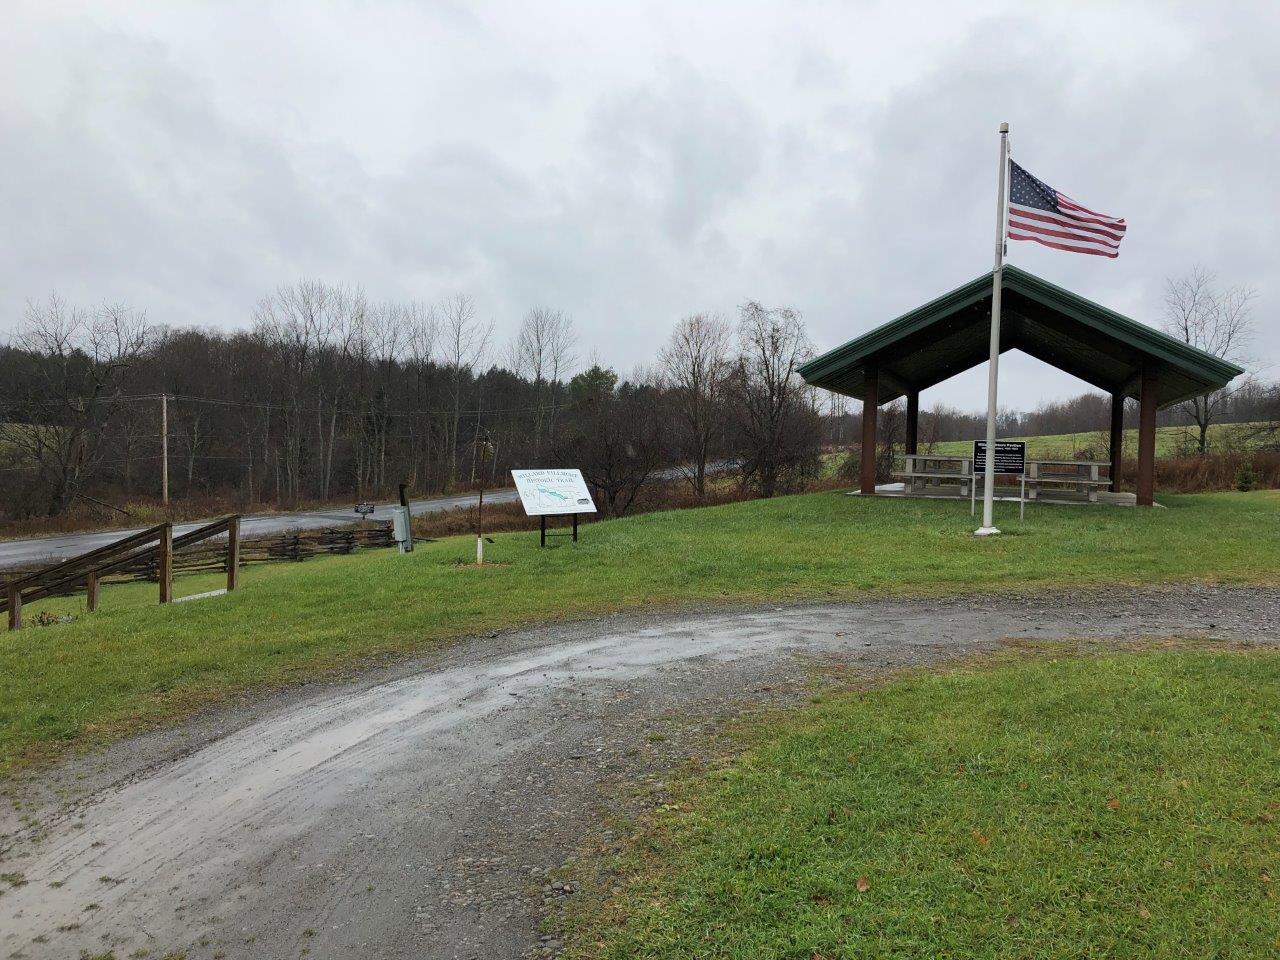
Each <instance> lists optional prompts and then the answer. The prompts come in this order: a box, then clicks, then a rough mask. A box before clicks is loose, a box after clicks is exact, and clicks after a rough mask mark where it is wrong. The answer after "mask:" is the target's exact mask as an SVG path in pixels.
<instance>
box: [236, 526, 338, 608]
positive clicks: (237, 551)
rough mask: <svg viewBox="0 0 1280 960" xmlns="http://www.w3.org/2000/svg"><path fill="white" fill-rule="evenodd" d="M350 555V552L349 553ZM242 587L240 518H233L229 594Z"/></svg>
mask: <svg viewBox="0 0 1280 960" xmlns="http://www.w3.org/2000/svg"><path fill="white" fill-rule="evenodd" d="M347 552H348V553H349V552H350V550H348V551H347ZM238 586H240V518H239V517H232V518H231V523H230V524H229V525H228V526H227V592H228V593H230V592H231V591H232V590H234V589H235V588H236V587H238Z"/></svg>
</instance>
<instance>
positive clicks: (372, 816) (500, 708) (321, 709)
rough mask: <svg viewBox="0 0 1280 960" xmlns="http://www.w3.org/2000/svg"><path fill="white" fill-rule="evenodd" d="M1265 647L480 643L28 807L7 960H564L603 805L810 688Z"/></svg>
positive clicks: (642, 631) (628, 634)
mask: <svg viewBox="0 0 1280 960" xmlns="http://www.w3.org/2000/svg"><path fill="white" fill-rule="evenodd" d="M1277 623H1280V591H1277V590H1249V589H1212V588H1181V589H1177V590H1172V589H1170V590H1156V591H1132V592H1126V591H1117V590H1110V591H1107V592H1106V593H1105V594H1104V593H1089V594H1080V593H1063V594H1059V595H1054V596H1047V597H1036V598H1024V599H1008V598H1004V599H994V598H986V599H979V600H970V601H937V600H930V601H918V602H910V603H906V602H904V603H872V604H867V605H862V606H849V605H840V606H827V607H798V608H787V609H780V608H766V609H759V610H751V611H739V612H720V613H711V614H705V615H699V616H688V615H686V616H666V617H655V618H628V619H615V620H597V621H590V622H585V623H578V624H573V625H568V626H558V627H550V628H545V629H541V630H535V631H525V632H521V633H516V634H511V635H503V636H498V637H492V638H482V639H477V640H474V641H468V642H466V643H463V644H460V645H458V646H456V647H453V648H452V649H450V650H449V651H447V652H446V653H444V654H441V655H438V656H435V657H433V658H431V659H429V660H419V661H416V662H414V663H409V664H400V665H398V666H396V667H393V668H381V669H380V670H379V671H376V672H371V673H370V674H369V675H366V676H364V677H362V678H360V679H358V680H352V681H348V682H344V683H333V684H327V685H323V686H316V685H312V686H310V687H303V688H300V689H296V690H292V691H288V692H286V693H281V694H276V695H273V696H270V697H266V698H262V699H260V700H258V701H256V702H254V703H246V704H243V705H240V706H238V707H236V708H228V709H226V710H225V711H223V712H221V713H219V714H217V715H212V716H207V717H202V718H200V719H198V720H196V721H193V722H191V723H189V724H186V725H184V726H183V727H182V728H180V729H177V730H173V731H169V732H165V733H160V734H153V735H149V736H146V737H142V738H136V739H134V740H132V741H130V742H128V743H124V744H120V745H118V746H117V747H115V748H113V749H111V750H109V751H106V752H105V753H102V754H100V755H97V756H94V757H89V758H81V759H77V760H74V761H71V762H68V763H66V764H63V765H62V766H61V767H59V768H58V769H56V770H54V771H50V772H48V773H47V774H42V775H41V776H40V777H39V778H38V780H36V781H33V782H31V783H28V784H25V785H19V787H18V788H17V790H16V795H17V799H18V800H19V801H20V802H21V803H22V804H23V805H22V807H21V808H19V809H8V810H7V811H6V813H5V816H6V818H7V820H8V823H7V824H6V825H5V832H7V833H9V839H8V840H7V841H0V842H3V843H8V848H7V849H5V850H4V851H3V854H2V855H0V874H6V875H8V880H7V881H0V888H5V889H4V892H3V895H0V955H3V956H23V957H33V958H38V957H58V958H65V957H76V956H78V955H80V952H81V951H82V950H83V951H87V952H88V953H89V954H90V955H98V954H102V953H104V952H106V951H108V950H114V951H115V956H116V957H118V958H121V960H123V958H125V957H128V956H130V955H131V954H132V953H133V951H135V950H146V951H150V955H151V956H153V957H162V956H163V955H164V954H165V953H166V952H168V951H186V956H187V957H188V958H190V960H195V958H213V957H227V958H238V957H253V958H277V957H300V956H304V955H305V956H307V957H309V958H328V957H356V956H358V957H414V958H437V957H439V958H467V957H477V958H480V957H483V958H495V957H522V956H538V955H548V954H553V953H554V952H555V950H556V949H557V946H558V944H557V942H556V941H555V939H554V934H553V933H544V932H543V931H542V930H540V929H539V927H538V923H539V920H540V918H541V916H542V915H543V914H544V913H545V911H546V910H547V908H548V906H549V905H551V904H553V903H554V902H555V901H556V900H557V899H558V898H559V897H561V896H567V895H572V893H566V892H564V891H562V890H561V889H558V888H557V887H556V886H555V884H554V883H553V882H552V881H553V880H554V879H557V877H556V876H553V875H552V874H551V873H550V872H551V871H554V870H556V869H557V868H559V867H561V866H562V865H563V864H564V862H565V860H566V858H567V857H570V856H572V854H573V851H574V849H575V846H576V844H577V843H578V842H579V840H580V839H581V837H582V836H583V833H584V831H586V830H587V829H589V828H590V827H591V826H592V825H593V824H595V823H596V822H597V821H598V816H599V811H600V808H601V805H602V804H604V805H607V804H608V803H609V802H610V800H609V798H610V797H611V795H612V791H614V790H616V789H617V787H618V786H619V785H622V784H634V783H635V782H637V781H641V780H644V779H645V778H651V779H652V778H660V777H661V776H662V770H663V769H664V768H665V766H666V765H667V764H669V763H671V762H674V761H677V760H680V759H681V758H683V756H684V752H683V751H685V750H686V749H687V746H686V745H687V744H688V742H689V741H690V738H691V737H692V736H693V735H695V734H696V732H697V730H698V729H699V728H701V727H703V726H709V725H712V724H714V723H715V722H716V721H717V720H718V718H720V717H722V716H724V715H726V714H732V713H733V712H735V711H737V710H739V709H741V708H742V707H743V706H744V705H754V704H758V703H761V702H767V701H770V700H773V701H777V700H782V701H786V700H787V699H789V698H792V697H795V696H798V695H799V693H800V692H801V691H803V690H804V689H805V688H806V684H807V683H808V682H809V679H810V678H811V677H812V675H813V672H814V669H815V667H816V666H818V665H822V664H829V663H830V662H832V661H840V662H844V663H847V664H849V665H850V666H849V667H848V668H846V669H847V670H850V671H853V672H855V673H856V672H865V673H867V674H874V673H877V672H879V671H883V670H886V669H891V668H895V667H899V666H904V665H910V664H917V663H929V662H933V661H937V660H939V659H943V658H947V657H952V656H956V655H960V654H965V653H972V652H975V651H979V650H983V649H987V648H993V647H994V646H996V645H997V644H998V643H999V642H1000V641H1001V640H1002V639H1004V638H1009V637H1034V638H1045V639H1048V638H1055V637H1064V636H1125V635H1137V634H1142V635H1152V634H1167V633H1183V634H1185V633H1201V634H1210V635H1215V636H1221V637H1233V638H1242V639H1248V640H1263V641H1268V642H1272V641H1274V640H1275V638H1276V624H1277ZM68 797H71V798H72V799H68ZM76 797H79V799H75V798H76ZM23 817H25V818H27V820H26V823H25V825H24V824H22V823H21V822H20V821H21V819H22V818H23ZM15 836H16V838H17V839H14V838H15ZM557 882H558V880H557Z"/></svg>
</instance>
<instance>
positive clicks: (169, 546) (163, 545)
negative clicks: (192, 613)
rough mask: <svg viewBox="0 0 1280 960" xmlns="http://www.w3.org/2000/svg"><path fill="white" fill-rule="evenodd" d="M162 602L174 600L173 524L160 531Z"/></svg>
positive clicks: (162, 525)
mask: <svg viewBox="0 0 1280 960" xmlns="http://www.w3.org/2000/svg"><path fill="white" fill-rule="evenodd" d="M159 550H160V554H159V558H158V559H159V561H160V569H159V571H158V574H159V577H160V602H161V603H169V602H170V601H171V600H172V599H173V524H172V523H165V524H161V530H160V547H159Z"/></svg>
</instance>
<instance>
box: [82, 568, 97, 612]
mask: <svg viewBox="0 0 1280 960" xmlns="http://www.w3.org/2000/svg"><path fill="white" fill-rule="evenodd" d="M98 586H99V582H98V573H97V571H96V570H91V571H89V575H88V576H87V577H85V581H84V593H85V608H86V609H87V610H88V611H89V612H90V613H93V612H94V611H95V610H97V609H98Z"/></svg>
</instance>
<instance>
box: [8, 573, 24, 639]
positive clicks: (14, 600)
mask: <svg viewBox="0 0 1280 960" xmlns="http://www.w3.org/2000/svg"><path fill="white" fill-rule="evenodd" d="M9 629H10V630H21V629H22V590H21V589H19V588H18V586H17V585H16V584H12V583H11V584H9Z"/></svg>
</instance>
